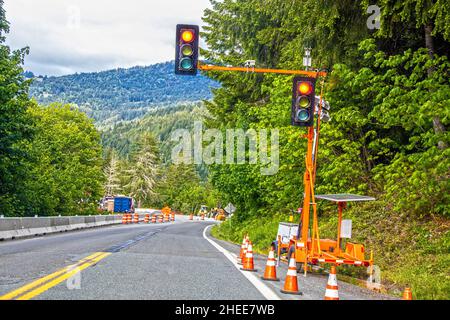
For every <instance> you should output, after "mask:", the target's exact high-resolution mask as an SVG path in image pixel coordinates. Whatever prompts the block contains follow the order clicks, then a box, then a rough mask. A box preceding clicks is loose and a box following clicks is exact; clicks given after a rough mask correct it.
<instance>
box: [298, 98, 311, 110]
mask: <svg viewBox="0 0 450 320" xmlns="http://www.w3.org/2000/svg"><path fill="white" fill-rule="evenodd" d="M310 103H311V102H310V100H309V98H308V97H307V96H301V97H300V99H299V100H298V106H299V107H302V108H307V107H309V105H310Z"/></svg>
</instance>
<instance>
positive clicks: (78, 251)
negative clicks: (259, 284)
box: [0, 217, 264, 300]
mask: <svg viewBox="0 0 450 320" xmlns="http://www.w3.org/2000/svg"><path fill="white" fill-rule="evenodd" d="M208 224H211V222H201V221H194V222H192V221H188V220H186V219H185V218H184V217H177V221H176V222H175V223H170V224H169V223H166V224H156V225H153V224H146V225H144V224H139V225H125V226H123V225H118V226H112V227H104V228H99V229H93V230H88V231H79V232H70V233H64V234H58V235H49V236H45V237H40V238H33V239H25V240H17V241H7V242H2V243H0V296H4V295H6V294H8V293H10V292H14V291H16V290H17V289H19V288H23V286H25V285H27V284H30V283H33V282H35V281H36V280H39V279H42V278H43V277H46V276H49V275H52V274H53V273H55V272H57V271H58V270H61V269H62V268H65V267H67V266H69V265H73V264H76V263H78V262H79V261H80V260H82V259H84V258H86V257H89V256H92V255H94V257H93V259H95V253H99V254H100V253H106V256H104V257H102V256H100V255H98V256H97V257H98V258H100V260H98V261H91V260H89V259H88V260H83V262H82V263H81V264H78V265H77V267H80V265H81V266H86V267H85V268H84V269H82V271H81V272H80V273H74V274H73V277H70V278H69V277H68V276H66V278H67V279H62V280H63V281H60V282H59V283H57V284H55V283H53V284H55V285H54V286H48V287H44V288H43V286H45V285H44V283H46V284H48V283H49V281H50V282H51V280H50V279H49V280H48V281H44V282H43V283H39V284H38V286H37V287H36V288H41V289H39V290H36V289H35V288H33V289H32V290H29V291H28V292H32V294H29V295H28V296H26V295H25V293H22V292H20V294H19V295H17V296H14V298H19V299H20V297H24V298H25V299H27V298H32V299H46V300H53V299H63V300H66V299H68V300H74V299H75V300H77V299H138V300H143V299H155V300H164V299H181V300H184V299H186V300H194V299H198V300H202V299H207V300H209V299H221V300H222V299H224V300H225V299H229V300H243V299H246V300H247V299H250V300H252V299H264V296H263V295H262V294H261V293H260V292H259V291H258V290H257V289H256V288H255V287H254V286H253V285H252V284H251V283H250V282H249V281H248V280H246V278H245V276H244V275H243V274H242V273H241V272H239V271H238V270H236V268H235V267H234V266H233V264H232V263H231V262H230V261H229V260H228V259H227V258H226V257H225V256H224V255H223V254H222V253H221V252H219V251H218V250H217V249H216V248H215V247H213V246H212V245H211V244H210V243H209V242H208V241H206V240H205V239H204V238H203V231H204V229H205V227H206V226H207V225H208ZM58 277H61V274H57V275H56V276H55V277H54V278H52V279H58ZM58 281H59V280H58ZM58 281H56V282H58ZM54 282H55V281H54ZM33 290H34V293H33ZM40 291H42V292H40ZM35 293H38V294H37V295H34V294H35Z"/></svg>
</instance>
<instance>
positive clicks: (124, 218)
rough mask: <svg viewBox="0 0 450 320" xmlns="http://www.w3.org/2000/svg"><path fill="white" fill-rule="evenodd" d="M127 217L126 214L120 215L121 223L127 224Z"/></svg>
mask: <svg viewBox="0 0 450 320" xmlns="http://www.w3.org/2000/svg"><path fill="white" fill-rule="evenodd" d="M127 221H128V218H127V215H126V214H123V215H122V224H127Z"/></svg>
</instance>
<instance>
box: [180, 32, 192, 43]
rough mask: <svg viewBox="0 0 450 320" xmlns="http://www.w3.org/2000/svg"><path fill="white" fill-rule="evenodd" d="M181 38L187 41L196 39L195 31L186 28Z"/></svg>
mask: <svg viewBox="0 0 450 320" xmlns="http://www.w3.org/2000/svg"><path fill="white" fill-rule="evenodd" d="M181 40H183V41H184V42H187V43H190V42H192V41H194V32H193V31H192V30H184V31H183V32H182V33H181Z"/></svg>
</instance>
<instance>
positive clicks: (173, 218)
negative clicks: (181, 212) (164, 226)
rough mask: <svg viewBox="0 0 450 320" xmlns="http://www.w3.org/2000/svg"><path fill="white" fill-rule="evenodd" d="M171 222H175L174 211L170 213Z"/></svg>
mask: <svg viewBox="0 0 450 320" xmlns="http://www.w3.org/2000/svg"><path fill="white" fill-rule="evenodd" d="M172 222H175V213H172Z"/></svg>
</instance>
